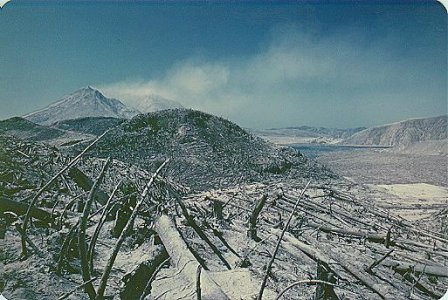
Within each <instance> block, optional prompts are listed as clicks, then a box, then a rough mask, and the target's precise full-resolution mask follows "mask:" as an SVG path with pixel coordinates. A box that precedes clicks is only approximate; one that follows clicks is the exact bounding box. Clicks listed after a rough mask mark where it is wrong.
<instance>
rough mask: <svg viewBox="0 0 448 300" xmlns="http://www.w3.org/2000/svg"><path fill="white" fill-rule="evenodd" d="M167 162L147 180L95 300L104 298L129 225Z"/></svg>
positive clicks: (106, 269)
mask: <svg viewBox="0 0 448 300" xmlns="http://www.w3.org/2000/svg"><path fill="white" fill-rule="evenodd" d="M169 161H170V160H169V159H167V160H165V161H164V162H163V163H162V164H161V165H160V167H159V168H158V169H157V170H156V171H155V172H154V174H153V175H152V176H151V178H150V179H149V181H148V183H147V184H146V186H145V189H144V190H143V192H142V195H141V197H140V200H139V201H138V202H137V204H136V206H135V208H134V210H133V211H132V215H131V216H130V217H129V220H128V223H127V224H126V226H125V228H124V229H123V231H122V232H121V234H120V237H119V238H118V240H117V243H116V244H115V247H114V250H113V251H112V254H111V255H110V258H109V260H108V262H107V265H106V267H105V268H104V271H103V275H102V276H101V281H100V285H99V287H98V292H97V295H96V299H97V300H102V299H103V298H104V292H105V291H106V286H107V280H108V279H109V275H110V272H111V271H112V267H113V265H114V262H115V258H116V257H117V254H118V251H120V247H121V245H122V244H123V242H124V239H125V238H126V235H127V232H128V231H129V229H130V227H131V224H133V223H134V220H135V218H136V217H137V213H138V211H139V209H140V206H141V205H142V204H143V201H145V199H146V196H147V195H148V191H149V188H150V187H151V186H152V184H153V183H154V180H155V178H156V177H157V175H158V174H159V173H160V171H161V170H162V169H163V168H164V167H165V165H166V164H167V163H168V162H169Z"/></svg>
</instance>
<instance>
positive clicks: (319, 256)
mask: <svg viewBox="0 0 448 300" xmlns="http://www.w3.org/2000/svg"><path fill="white" fill-rule="evenodd" d="M284 238H285V240H286V241H288V242H289V243H290V245H292V246H293V247H295V248H296V249H299V250H300V251H302V252H303V253H305V254H306V255H308V256H309V257H311V258H312V259H313V260H315V261H320V262H323V263H325V264H326V265H328V266H329V265H334V264H338V265H340V266H341V267H342V268H344V269H345V270H346V271H347V272H348V273H349V274H351V275H352V276H353V277H355V278H356V279H358V280H359V281H360V282H361V283H362V284H363V285H364V286H366V287H367V288H369V289H370V290H371V291H373V292H374V293H376V294H377V295H378V296H380V297H381V299H388V298H390V297H389V296H390V295H389V293H386V292H385V291H384V290H385V289H384V285H382V284H379V283H377V282H375V281H374V280H372V279H371V276H370V275H369V274H367V273H363V272H362V271H360V270H356V269H355V268H353V267H351V266H349V265H348V264H347V263H345V262H343V261H342V260H340V259H339V260H336V259H334V258H330V257H328V256H326V255H325V254H323V253H321V252H319V251H318V250H317V249H315V248H313V247H312V246H311V245H307V244H305V243H303V242H301V241H299V240H298V239H296V238H294V237H292V236H291V235H290V234H285V236H284ZM332 272H333V273H335V274H337V273H336V272H335V270H334V269H332ZM337 275H338V274H337ZM338 276H339V275H338ZM339 277H341V276H339ZM390 294H393V295H394V296H395V297H396V298H397V299H400V297H399V295H400V293H399V292H398V291H397V290H395V291H394V292H393V293H390Z"/></svg>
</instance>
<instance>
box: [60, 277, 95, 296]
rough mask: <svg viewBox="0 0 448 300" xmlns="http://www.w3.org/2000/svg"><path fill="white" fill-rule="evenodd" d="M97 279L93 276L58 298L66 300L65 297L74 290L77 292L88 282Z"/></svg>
mask: <svg viewBox="0 0 448 300" xmlns="http://www.w3.org/2000/svg"><path fill="white" fill-rule="evenodd" d="M95 280H96V277H93V278H92V279H90V280H89V281H86V282H84V283H82V284H80V285H78V286H77V287H75V288H74V289H73V290H71V291H70V292H68V293H65V294H64V295H62V296H61V297H59V298H58V300H64V299H65V298H68V297H69V296H70V295H71V294H73V293H74V292H76V291H77V290H78V289H81V288H83V287H85V286H86V284H89V283H92V282H94V281H95Z"/></svg>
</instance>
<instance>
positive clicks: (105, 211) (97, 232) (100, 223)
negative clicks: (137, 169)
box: [88, 180, 122, 273]
mask: <svg viewBox="0 0 448 300" xmlns="http://www.w3.org/2000/svg"><path fill="white" fill-rule="evenodd" d="M121 183H122V181H121V180H120V181H119V182H118V184H117V185H116V186H115V188H114V190H113V191H112V194H110V197H109V199H108V200H107V202H106V205H105V206H104V208H103V213H102V214H101V217H100V220H99V221H98V224H97V225H96V228H95V232H94V233H93V235H92V239H91V240H90V245H89V251H88V257H89V266H90V272H91V273H93V254H94V251H95V245H96V241H97V239H98V236H99V235H100V232H101V228H102V227H103V225H104V222H105V221H106V216H107V214H108V213H109V212H110V205H111V203H112V199H113V198H114V196H115V193H116V192H117V191H118V188H119V187H120V186H121Z"/></svg>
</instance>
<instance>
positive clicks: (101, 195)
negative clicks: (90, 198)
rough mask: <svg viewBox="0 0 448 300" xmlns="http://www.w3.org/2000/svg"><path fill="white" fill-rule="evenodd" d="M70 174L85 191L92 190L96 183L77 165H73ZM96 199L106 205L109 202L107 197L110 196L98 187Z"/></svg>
mask: <svg viewBox="0 0 448 300" xmlns="http://www.w3.org/2000/svg"><path fill="white" fill-rule="evenodd" d="M68 176H69V177H70V178H71V179H73V181H74V182H75V183H76V184H77V185H78V186H79V187H80V188H81V189H82V190H84V191H85V192H90V190H91V189H92V186H93V184H94V183H93V181H92V180H91V179H90V178H89V177H88V176H87V175H86V174H84V172H83V171H81V170H80V169H78V168H77V167H72V168H71V169H70V170H69V171H68ZM94 199H95V200H96V201H98V202H99V203H101V204H103V205H104V204H105V203H106V202H107V199H109V196H108V195H107V193H106V192H104V191H103V190H101V189H98V190H97V191H96V193H95V198H94Z"/></svg>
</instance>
